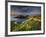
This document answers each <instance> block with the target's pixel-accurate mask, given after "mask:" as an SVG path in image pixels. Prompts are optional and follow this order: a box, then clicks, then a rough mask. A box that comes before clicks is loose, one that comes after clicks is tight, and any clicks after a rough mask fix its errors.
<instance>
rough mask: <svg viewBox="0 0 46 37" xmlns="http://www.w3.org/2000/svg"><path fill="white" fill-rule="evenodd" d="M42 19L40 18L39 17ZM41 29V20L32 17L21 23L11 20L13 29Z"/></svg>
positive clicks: (13, 30)
mask: <svg viewBox="0 0 46 37" xmlns="http://www.w3.org/2000/svg"><path fill="white" fill-rule="evenodd" d="M39 20H40V19H39ZM33 30H41V21H38V20H34V19H33V18H32V19H26V20H24V21H23V22H21V23H15V21H11V31H12V32H15V31H33Z"/></svg>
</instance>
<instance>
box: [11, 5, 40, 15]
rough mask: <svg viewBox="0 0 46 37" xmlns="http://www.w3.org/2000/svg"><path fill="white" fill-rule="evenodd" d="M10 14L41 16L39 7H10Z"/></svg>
mask: <svg viewBox="0 0 46 37" xmlns="http://www.w3.org/2000/svg"><path fill="white" fill-rule="evenodd" d="M11 12H12V14H16V15H41V7H38V6H16V5H11Z"/></svg>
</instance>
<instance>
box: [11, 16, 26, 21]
mask: <svg viewBox="0 0 46 37" xmlns="http://www.w3.org/2000/svg"><path fill="white" fill-rule="evenodd" d="M10 19H11V21H15V22H22V21H24V20H25V19H24V18H23V19H21V18H15V16H11V18H10Z"/></svg>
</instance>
